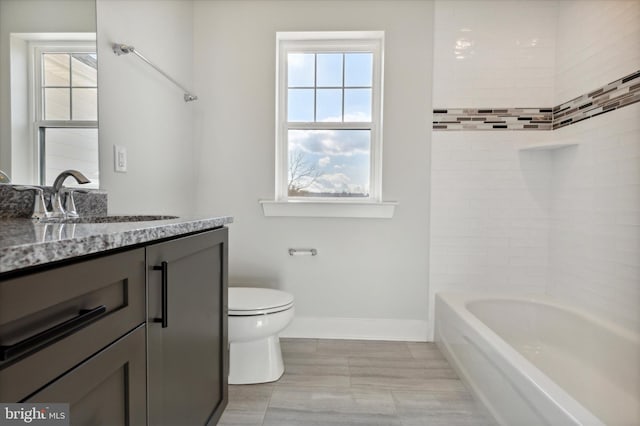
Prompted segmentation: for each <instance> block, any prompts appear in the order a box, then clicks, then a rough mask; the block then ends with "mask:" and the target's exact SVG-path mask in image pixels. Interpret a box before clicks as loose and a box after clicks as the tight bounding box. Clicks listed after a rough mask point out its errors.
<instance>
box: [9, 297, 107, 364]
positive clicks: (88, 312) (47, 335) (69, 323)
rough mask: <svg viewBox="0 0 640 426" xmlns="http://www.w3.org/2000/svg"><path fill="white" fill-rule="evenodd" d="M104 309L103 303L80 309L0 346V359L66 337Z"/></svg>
mask: <svg viewBox="0 0 640 426" xmlns="http://www.w3.org/2000/svg"><path fill="white" fill-rule="evenodd" d="M106 311H107V307H106V306H104V305H100V306H98V307H97V308H93V309H82V310H80V311H79V312H78V316H76V317H73V318H71V319H69V320H66V321H64V322H61V323H60V324H57V325H54V326H53V327H51V328H48V329H46V330H44V331H41V332H40V333H38V334H35V335H33V336H31V337H27V338H26V339H24V340H21V341H19V342H18V343H14V344H13V345H9V346H0V361H8V360H10V359H13V358H16V357H18V356H20V355H23V354H25V353H27V352H30V351H32V350H35V349H38V348H41V347H44V346H46V345H47V344H49V343H53V342H54V341H55V340H58V339H61V338H63V337H66V336H67V335H69V334H72V333H74V332H76V331H78V330H80V329H81V328H83V327H85V326H87V325H88V324H89V323H90V322H92V321H93V320H94V319H96V318H97V317H98V316H100V315H102V314H103V313H105V312H106Z"/></svg>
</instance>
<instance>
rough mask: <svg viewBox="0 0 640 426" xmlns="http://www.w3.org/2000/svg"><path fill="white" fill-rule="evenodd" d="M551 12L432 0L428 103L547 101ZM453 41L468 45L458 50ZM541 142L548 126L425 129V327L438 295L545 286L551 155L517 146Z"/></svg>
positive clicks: (532, 5) (542, 6) (526, 5)
mask: <svg viewBox="0 0 640 426" xmlns="http://www.w3.org/2000/svg"><path fill="white" fill-rule="evenodd" d="M555 14H556V3H555V2H548V1H527V2H522V1H481V2H479V1H470V0H467V1H450V0H437V1H436V2H435V31H436V36H435V45H434V82H433V87H434V106H435V107H436V108H445V107H450V108H451V107H455V108H464V107H476V108H477V107H489V108H491V107H537V108H540V107H550V106H551V105H552V102H553V67H554V61H555V56H554V52H555V40H554V34H555ZM462 30H464V31H462ZM467 30H469V31H467ZM462 39H464V41H465V42H466V43H469V44H470V47H469V48H467V49H463V50H464V53H463V54H462V55H459V54H456V53H455V46H456V41H458V40H462ZM534 40H535V43H534V42H533V41H534ZM458 50H460V49H458ZM456 56H464V58H457V57H456ZM550 138H551V132H548V131H506V130H505V131H434V132H433V134H432V160H431V161H432V164H431V169H432V172H431V179H432V182H431V191H432V195H431V257H430V276H429V305H430V307H431V309H430V312H431V320H430V325H433V309H432V307H433V301H434V295H435V293H437V292H439V291H477V292H482V293H490V292H502V293H505V292H506V293H543V292H544V291H545V289H546V283H547V280H548V264H549V260H548V255H549V238H548V227H549V222H548V221H549V212H550V194H549V185H550V179H551V176H550V174H551V157H550V154H549V153H548V152H531V151H520V148H521V147H523V146H525V145H529V144H533V143H544V142H548V141H549V140H550ZM430 336H432V334H431V332H430Z"/></svg>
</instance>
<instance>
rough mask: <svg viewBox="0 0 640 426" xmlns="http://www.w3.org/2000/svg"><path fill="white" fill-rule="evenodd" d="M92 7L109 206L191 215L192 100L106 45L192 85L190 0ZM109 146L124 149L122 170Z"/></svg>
mask: <svg viewBox="0 0 640 426" xmlns="http://www.w3.org/2000/svg"><path fill="white" fill-rule="evenodd" d="M97 11H98V55H99V59H98V60H99V64H100V66H99V72H98V86H99V89H98V90H99V96H98V105H99V107H98V114H99V120H100V181H101V187H102V188H103V189H105V190H107V191H108V193H109V212H110V213H130V212H135V213H174V214H187V213H191V212H192V211H193V207H194V191H195V182H194V179H195V176H196V173H195V167H194V162H195V160H194V157H193V114H194V109H195V107H194V103H193V102H192V103H185V102H184V101H183V99H182V96H183V92H182V91H181V90H180V89H178V88H177V87H175V86H174V85H173V84H172V83H171V82H169V81H168V80H166V79H165V78H164V77H163V76H161V75H160V74H159V73H158V72H157V71H155V70H153V69H152V68H151V67H149V66H148V65H147V64H145V63H144V62H142V61H141V60H140V59H139V58H137V57H135V56H134V55H132V54H130V55H126V56H116V55H115V54H114V53H113V52H112V50H111V43H113V42H119V43H126V44H131V45H133V46H134V47H135V48H136V49H138V50H139V51H140V52H141V53H142V54H143V55H145V56H146V57H147V58H148V59H150V60H151V61H152V62H154V63H155V64H156V65H158V66H159V67H160V68H162V69H163V70H164V71H165V72H167V73H168V74H169V75H171V76H172V77H174V78H175V79H176V80H178V81H180V82H182V84H183V85H185V86H187V87H192V86H193V5H192V2H191V1H188V0H166V1H152V0H118V1H113V0H97ZM114 144H117V145H121V146H124V147H125V148H126V149H127V153H128V172H127V173H115V172H114V163H113V145H114ZM218 213H221V214H222V213H228V211H226V210H223V209H219V210H218Z"/></svg>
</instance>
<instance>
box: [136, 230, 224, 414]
mask: <svg viewBox="0 0 640 426" xmlns="http://www.w3.org/2000/svg"><path fill="white" fill-rule="evenodd" d="M146 259H147V278H148V279H147V286H148V289H147V291H148V293H147V294H148V312H147V348H148V383H149V386H148V401H149V424H150V425H152V426H156V425H183V426H189V425H198V426H201V425H204V424H207V423H209V424H215V423H216V422H217V420H218V419H219V417H220V415H221V414H222V411H223V410H224V407H225V406H226V403H227V371H228V368H227V362H228V361H227V359H228V355H227V354H228V352H227V351H228V348H227V270H226V265H227V229H226V228H221V229H216V230H212V231H208V232H204V233H200V234H195V235H191V236H188V237H184V238H179V239H176V240H171V241H167V242H164V243H160V244H156V245H152V246H149V247H147V251H146Z"/></svg>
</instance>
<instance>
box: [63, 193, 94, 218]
mask: <svg viewBox="0 0 640 426" xmlns="http://www.w3.org/2000/svg"><path fill="white" fill-rule="evenodd" d="M88 192H89V191H87V190H86V189H76V188H63V189H62V193H63V194H65V198H64V212H65V215H66V217H70V218H76V217H80V215H79V214H78V211H77V210H76V203H75V201H74V200H73V194H75V193H80V194H87V193H88Z"/></svg>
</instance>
